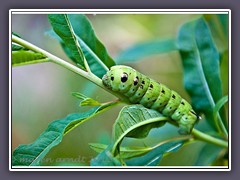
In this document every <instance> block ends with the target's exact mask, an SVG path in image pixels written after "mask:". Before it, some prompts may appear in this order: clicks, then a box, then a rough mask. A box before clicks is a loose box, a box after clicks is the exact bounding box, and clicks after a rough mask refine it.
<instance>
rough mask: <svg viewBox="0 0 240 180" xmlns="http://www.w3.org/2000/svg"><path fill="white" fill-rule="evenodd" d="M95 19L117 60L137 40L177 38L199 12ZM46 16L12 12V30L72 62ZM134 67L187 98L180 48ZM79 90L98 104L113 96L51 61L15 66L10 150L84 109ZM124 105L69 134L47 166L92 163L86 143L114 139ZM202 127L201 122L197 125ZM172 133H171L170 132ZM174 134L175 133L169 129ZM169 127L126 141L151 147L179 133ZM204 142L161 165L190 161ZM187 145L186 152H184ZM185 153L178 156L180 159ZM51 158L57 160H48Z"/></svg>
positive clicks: (106, 16) (110, 51) (166, 160)
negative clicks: (72, 160) (51, 30)
mask: <svg viewBox="0 0 240 180" xmlns="http://www.w3.org/2000/svg"><path fill="white" fill-rule="evenodd" d="M87 16H88V17H89V19H90V21H91V22H92V25H93V27H94V29H95V32H96V34H97V36H98V38H99V39H100V40H101V41H102V43H103V44H104V45H105V47H106V48H107V50H108V52H109V54H110V55H111V56H112V57H113V58H114V57H116V56H117V55H118V54H119V53H121V52H122V51H124V50H125V49H127V48H129V47H131V46H133V45H134V44H137V43H141V42H144V41H149V40H155V39H166V38H172V37H173V38H175V37H176V36H177V32H178V30H179V28H180V26H181V25H182V24H183V23H185V22H187V21H190V20H192V19H195V18H197V17H199V16H200V15H197V14H186V15H185V14H175V15H174V14H173V15H170V14H162V15H161V14H160V15H151V14H144V15H130V14H129V15H117V14H116V15H113V14H112V15H100V14H97V15H87ZM50 28H51V27H50V24H49V22H48V19H47V15H40V14H39V15H31V14H28V15H20V14H16V15H13V16H12V31H13V32H16V33H17V34H19V35H20V36H21V37H22V38H23V39H25V40H27V41H29V42H31V43H32V44H34V45H37V46H39V47H40V48H42V49H44V50H47V51H48V52H50V53H52V54H54V55H56V56H58V57H60V58H62V59H64V60H66V61H68V62H71V61H70V60H69V59H68V57H67V56H66V55H65V54H64V52H63V50H62V48H61V46H60V44H59V43H58V42H57V41H56V40H55V39H52V38H51V37H49V36H48V35H47V33H46V32H47V31H48V30H49V29H50ZM128 65H131V66H132V67H134V68H135V69H137V70H139V71H140V72H142V73H144V74H146V75H148V76H150V77H152V78H153V79H155V80H157V81H159V82H162V83H164V84H166V85H167V86H168V87H169V88H171V89H174V90H175V91H177V92H178V93H179V94H180V95H181V96H182V97H184V98H185V99H187V100H189V96H188V95H187V93H186V91H185V90H184V87H183V73H182V64H181V60H180V55H179V54H178V52H171V53H167V54H161V55H154V56H151V57H148V58H145V59H143V60H142V61H139V62H137V63H129V64H128ZM76 91H78V92H81V93H83V94H85V95H86V96H89V97H91V98H94V99H96V100H98V101H100V102H106V101H109V99H115V97H113V96H112V95H111V94H109V93H107V92H105V91H104V90H102V89H100V88H98V87H97V86H96V85H94V84H92V83H90V82H87V81H86V80H85V79H84V78H82V77H81V76H79V75H76V74H74V73H72V72H70V71H68V70H66V69H64V68H62V67H60V66H58V65H55V64H51V63H43V64H35V65H27V66H20V67H14V68H12V150H14V149H15V148H16V147H17V146H19V145H20V144H28V143H31V142H33V141H34V140H35V139H36V138H37V137H38V136H39V135H40V134H41V133H42V132H43V131H44V130H45V129H46V128H47V126H48V123H50V122H51V121H53V120H55V119H61V118H63V117H65V116H66V115H67V114H69V113H73V112H80V111H86V110H87V109H89V108H88V107H79V106H78V105H79V100H77V99H76V98H75V97H73V96H72V95H71V92H76ZM122 107H123V106H118V107H115V108H113V109H110V110H108V111H106V112H104V113H102V114H100V115H98V116H96V117H94V118H92V119H91V120H89V121H87V122H85V123H83V124H82V125H81V126H79V127H77V128H76V129H74V130H73V131H72V132H71V133H69V134H67V135H66V136H65V137H64V139H63V141H62V143H61V144H60V145H58V146H57V147H55V148H53V149H52V150H51V151H50V153H49V154H48V155H47V157H46V158H45V159H46V161H45V162H43V165H89V160H90V159H91V158H92V157H95V156H96V153H95V152H94V151H93V150H91V149H90V148H89V146H88V143H93V142H94V143H106V144H108V143H109V142H110V141H111V133H112V126H113V123H114V121H115V119H116V118H117V116H118V112H119V111H120V109H121V108H122ZM199 126H201V123H200V124H199ZM166 132H168V133H166ZM169 132H171V133H169ZM177 135H178V134H177V131H176V129H175V128H174V127H172V126H171V125H165V126H164V127H163V128H160V129H154V130H152V131H151V133H150V135H149V137H148V138H147V139H144V140H136V141H135V140H133V139H128V140H126V141H124V142H123V145H127V144H129V143H131V144H138V145H139V144H140V145H141V146H144V145H152V144H156V143H158V142H160V141H161V140H163V139H166V138H168V137H169V136H177ZM203 145H204V143H201V142H199V143H195V144H190V145H189V147H184V148H183V149H182V150H180V151H179V152H178V153H176V154H173V155H170V156H169V157H168V159H163V161H162V163H161V164H162V165H191V164H192V163H193V162H194V160H195V159H196V158H197V152H199V151H200V150H201V148H200V147H202V146H203ZM186 149H187V150H186ZM177 157H178V158H179V157H181V158H180V159H178V160H176V158H177ZM48 158H51V160H52V159H55V160H54V161H50V160H49V161H48ZM57 158H78V159H80V162H79V161H77V162H67V159H65V162H62V161H57V160H56V159H57Z"/></svg>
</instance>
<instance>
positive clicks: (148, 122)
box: [112, 105, 169, 155]
mask: <svg viewBox="0 0 240 180" xmlns="http://www.w3.org/2000/svg"><path fill="white" fill-rule="evenodd" d="M167 120H169V119H168V118H167V117H164V116H163V115H162V114H160V113H159V112H157V111H155V110H152V109H147V108H145V107H143V106H142V105H130V106H125V107H124V108H123V109H122V110H121V112H120V113H119V115H118V118H117V120H116V121H115V123H114V126H113V142H114V145H113V149H112V152H113V154H114V155H117V153H118V152H119V146H120V143H121V141H122V140H123V138H124V137H133V138H144V137H146V136H147V135H148V133H149V131H150V130H151V129H152V128H157V127H161V126H163V125H164V124H165V122H166V121H167Z"/></svg>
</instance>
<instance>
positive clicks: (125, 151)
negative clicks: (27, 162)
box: [89, 138, 187, 160]
mask: <svg viewBox="0 0 240 180" xmlns="http://www.w3.org/2000/svg"><path fill="white" fill-rule="evenodd" d="M186 139H187V138H186ZM186 139H183V140H167V141H163V142H160V143H159V144H157V145H155V146H153V147H132V146H130V147H120V153H119V155H118V156H117V157H118V158H121V159H125V160H128V159H132V158H136V157H139V156H142V155H144V154H147V153H149V152H152V153H150V154H153V152H159V153H162V154H163V153H167V152H173V150H176V148H175V145H176V144H177V143H178V146H179V148H180V146H181V145H182V144H183V143H184V142H185V141H186ZM180 144H181V145H180ZM170 145H171V148H172V149H171V151H168V149H167V148H166V147H169V148H170ZM89 146H90V148H91V149H93V150H94V151H95V152H97V153H101V152H103V151H104V150H105V149H106V148H107V147H108V145H105V144H99V143H90V144H89ZM173 146H174V147H173ZM160 147H161V148H160ZM147 157H148V156H147Z"/></svg>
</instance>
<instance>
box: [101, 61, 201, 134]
mask: <svg viewBox="0 0 240 180" xmlns="http://www.w3.org/2000/svg"><path fill="white" fill-rule="evenodd" d="M102 82H103V84H104V85H105V86H106V87H107V88H109V89H111V90H112V91H115V92H119V93H120V94H123V95H124V96H126V97H128V98H129V101H130V102H131V103H133V104H142V105H143V106H144V107H146V108H150V109H155V110H157V111H159V112H160V113H162V114H163V115H164V116H167V117H170V118H171V119H172V120H175V121H176V122H177V123H178V125H179V133H180V134H189V133H191V130H192V129H193V126H194V125H195V124H196V122H197V121H198V120H199V116H198V115H197V114H196V113H195V112H194V110H193V109H192V106H191V105H190V104H189V103H188V102H187V101H186V100H184V99H183V98H182V97H181V96H180V95H179V94H178V93H177V92H175V91H173V90H171V89H169V88H168V87H167V86H165V85H163V84H160V83H158V82H156V81H155V80H153V79H151V78H149V77H147V76H145V75H143V74H141V73H139V72H138V71H136V70H135V69H133V68H131V67H129V66H123V65H116V66H113V67H111V69H110V70H109V71H108V72H107V73H106V74H105V75H104V76H103V78H102Z"/></svg>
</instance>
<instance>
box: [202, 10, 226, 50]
mask: <svg viewBox="0 0 240 180" xmlns="http://www.w3.org/2000/svg"><path fill="white" fill-rule="evenodd" d="M203 17H204V19H205V20H206V22H207V24H208V25H209V27H210V29H211V32H212V35H213V38H214V40H215V43H216V45H217V47H218V49H219V51H220V52H221V53H222V52H224V51H225V50H227V49H228V27H229V26H228V14H205V15H203Z"/></svg>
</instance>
